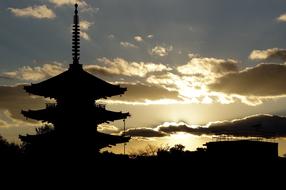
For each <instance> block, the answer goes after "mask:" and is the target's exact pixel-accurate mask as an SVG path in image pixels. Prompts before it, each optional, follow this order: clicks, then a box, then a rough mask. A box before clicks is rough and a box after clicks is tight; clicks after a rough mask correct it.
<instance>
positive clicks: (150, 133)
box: [125, 128, 167, 137]
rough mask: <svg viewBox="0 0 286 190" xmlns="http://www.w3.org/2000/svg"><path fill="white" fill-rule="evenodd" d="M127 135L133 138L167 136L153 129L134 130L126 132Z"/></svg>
mask: <svg viewBox="0 0 286 190" xmlns="http://www.w3.org/2000/svg"><path fill="white" fill-rule="evenodd" d="M125 134H126V135H129V136H132V137H164V136H166V135H167V134H165V133H164V132H161V131H155V130H154V129H152V128H132V129H128V130H126V132H125Z"/></svg>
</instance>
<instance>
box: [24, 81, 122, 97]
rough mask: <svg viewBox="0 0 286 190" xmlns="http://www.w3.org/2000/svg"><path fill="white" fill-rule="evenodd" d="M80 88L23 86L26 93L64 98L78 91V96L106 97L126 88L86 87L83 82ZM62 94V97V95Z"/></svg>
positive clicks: (120, 92)
mask: <svg viewBox="0 0 286 190" xmlns="http://www.w3.org/2000/svg"><path fill="white" fill-rule="evenodd" d="M82 86H83V87H81V89H76V88H74V89H65V88H64V87H58V88H57V87H56V86H55V87H54V88H52V87H44V86H41V85H40V84H31V85H30V86H24V90H25V91H26V92H27V93H30V94H34V95H38V96H44V97H49V98H56V99H57V98H64V97H69V96H73V95H75V94H76V93H79V95H80V96H88V97H93V98H94V99H99V98H108V97H112V96H118V95H122V94H124V93H125V92H126V91H127V88H123V87H120V86H119V85H116V86H115V85H113V86H112V88H110V89H109V90H104V89H96V88H88V87H85V84H83V85H82ZM63 96H64V97H63Z"/></svg>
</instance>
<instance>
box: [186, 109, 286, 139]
mask: <svg viewBox="0 0 286 190" xmlns="http://www.w3.org/2000/svg"><path fill="white" fill-rule="evenodd" d="M191 133H194V134H211V135H230V136H246V137H265V138H274V137H286V117H282V116H275V115H255V116H250V117H246V118H243V119H237V120H233V121H226V122H215V123H210V124H209V127H208V128H198V129H194V131H193V132H191Z"/></svg>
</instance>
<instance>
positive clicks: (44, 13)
mask: <svg viewBox="0 0 286 190" xmlns="http://www.w3.org/2000/svg"><path fill="white" fill-rule="evenodd" d="M8 10H10V11H11V12H12V13H13V14H14V15H15V16H18V17H33V18H37V19H53V18H55V17H56V14H55V13H54V12H53V10H51V9H49V8H48V7H47V6H46V5H39V6H32V7H27V8H22V9H18V8H8Z"/></svg>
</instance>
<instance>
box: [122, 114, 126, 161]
mask: <svg viewBox="0 0 286 190" xmlns="http://www.w3.org/2000/svg"><path fill="white" fill-rule="evenodd" d="M125 125H126V123H125V119H123V136H124V137H125V129H126V126H125ZM125 149H126V143H124V145H123V154H124V155H125Z"/></svg>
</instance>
